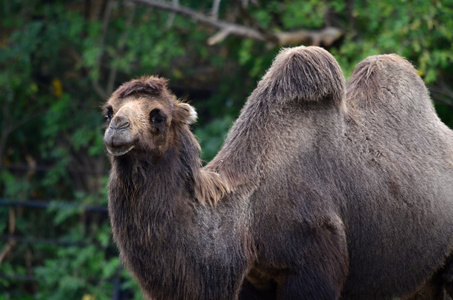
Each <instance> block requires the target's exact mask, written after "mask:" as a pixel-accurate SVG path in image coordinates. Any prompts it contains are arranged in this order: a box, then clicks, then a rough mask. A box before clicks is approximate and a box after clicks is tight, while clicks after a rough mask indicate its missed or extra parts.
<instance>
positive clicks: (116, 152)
mask: <svg viewBox="0 0 453 300" xmlns="http://www.w3.org/2000/svg"><path fill="white" fill-rule="evenodd" d="M134 147H135V145H129V146H124V147H106V148H107V151H108V153H110V154H111V155H113V156H121V155H124V154H126V153H128V152H129V151H131V150H132V149H134Z"/></svg>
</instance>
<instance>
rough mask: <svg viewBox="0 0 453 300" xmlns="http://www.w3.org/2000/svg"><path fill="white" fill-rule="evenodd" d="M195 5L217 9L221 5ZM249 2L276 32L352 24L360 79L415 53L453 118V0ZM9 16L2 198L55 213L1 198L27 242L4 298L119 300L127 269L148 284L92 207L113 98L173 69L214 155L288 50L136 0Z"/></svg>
mask: <svg viewBox="0 0 453 300" xmlns="http://www.w3.org/2000/svg"><path fill="white" fill-rule="evenodd" d="M238 2H240V1H238ZM235 3H236V4H235ZM253 3H257V4H253ZM181 5H184V6H187V7H190V8H192V9H196V10H197V11H199V12H202V13H206V14H207V12H209V10H210V9H211V6H212V2H211V1H195V0H187V1H182V3H181ZM235 5H237V2H232V3H230V2H226V1H224V2H222V5H221V9H220V11H219V16H220V18H222V19H225V20H228V21H229V22H237V23H241V22H242V21H243V20H242V19H241V17H240V16H239V15H238V13H237V11H238V10H237V7H236V6H235ZM247 10H248V12H249V14H250V15H251V16H252V17H253V18H254V20H255V21H256V23H257V24H259V26H260V27H261V28H262V29H263V30H268V31H275V32H279V31H290V30H301V29H312V30H317V29H321V28H324V27H326V26H333V27H337V28H340V29H341V30H342V31H343V32H344V35H343V37H342V38H341V39H340V40H338V41H336V42H335V43H334V44H333V45H330V46H329V48H328V50H329V51H330V52H332V54H333V55H334V56H335V57H336V58H337V60H338V61H339V63H340V65H341V66H342V68H343V70H344V72H345V74H346V76H347V77H348V76H349V75H350V74H351V72H352V70H353V68H354V66H355V65H356V64H357V63H358V62H359V61H361V60H362V59H364V58H365V57H367V56H369V55H374V54H381V53H389V52H393V53H397V54H400V55H402V56H404V57H406V58H408V59H409V60H410V61H411V62H412V63H413V64H414V65H415V66H416V68H417V70H418V71H419V74H420V75H421V76H422V77H423V78H424V80H425V81H426V83H427V84H428V85H429V87H430V90H431V92H432V98H433V99H434V101H435V103H436V108H437V110H438V113H439V115H440V116H441V118H442V119H443V120H444V122H445V123H447V124H448V125H449V126H451V127H453V86H452V85H451V82H453V31H452V29H453V1H452V0H443V1H438V0H433V1H421V0H413V1H409V0H407V1H403V0H399V1H389V0H385V1H352V0H346V1H340V0H333V1H320V0H309V1H277V0H272V1H254V2H250V3H249V5H248V7H247ZM0 14H1V15H0V106H1V113H0V132H1V135H0V164H1V168H0V198H1V199H3V200H8V201H26V200H29V201H46V202H49V201H50V206H49V208H48V209H47V210H44V211H42V210H34V209H26V208H20V207H15V208H9V209H8V208H7V207H6V206H2V207H1V208H0V220H9V221H8V222H0V232H1V234H2V242H1V243H0V252H2V251H5V250H8V248H7V247H8V245H10V242H11V241H12V240H11V239H9V237H12V236H14V237H20V238H22V241H20V240H19V242H17V243H14V244H13V246H12V247H11V249H9V250H8V251H6V253H5V256H4V258H3V260H2V261H1V262H0V299H36V298H37V299H84V300H90V299H109V298H112V295H113V293H114V290H115V288H116V287H115V282H117V280H118V279H121V283H120V287H121V289H122V290H128V291H129V292H130V291H137V290H138V289H137V286H136V284H135V283H134V282H133V281H132V279H131V278H130V276H129V275H128V274H127V273H126V272H125V271H122V270H121V268H120V263H119V260H118V253H117V251H116V249H115V247H114V246H113V244H112V240H111V234H110V229H109V226H108V223H107V217H106V215H105V214H102V213H88V212H87V211H85V210H84V209H83V208H84V207H85V206H86V205H105V204H106V201H107V197H106V188H105V187H106V182H107V176H108V175H107V174H108V169H109V164H108V160H107V159H106V156H105V153H104V147H103V143H102V137H101V136H102V116H101V113H100V109H99V106H100V105H101V104H102V102H103V101H105V100H106V99H107V98H108V96H109V94H110V93H111V92H112V91H113V90H114V89H115V88H116V87H117V86H118V85H119V84H121V83H122V82H124V81H127V80H129V79H131V78H133V77H138V76H141V75H143V74H157V75H160V76H163V77H166V78H169V79H170V84H169V87H170V89H171V90H172V91H174V92H175V94H176V95H177V96H178V97H180V98H182V99H185V100H186V101H188V102H189V103H191V104H192V105H194V106H195V107H196V109H197V111H198V114H199V122H198V123H197V124H196V125H195V126H194V132H195V133H196V135H197V137H198V139H199V141H200V143H201V145H202V148H203V159H204V160H205V161H209V160H210V159H211V158H212V157H213V156H214V155H215V153H216V152H217V151H218V149H219V147H220V146H221V144H222V142H223V140H224V137H225V135H226V132H227V130H228V129H229V128H230V126H231V125H232V122H233V120H234V119H235V117H236V116H237V115H238V113H239V111H240V109H241V107H242V105H243V103H244V102H245V100H246V98H247V96H248V95H249V94H250V92H251V91H252V90H253V89H254V87H255V86H256V83H257V81H258V80H259V79H260V77H261V76H262V75H263V74H264V72H265V71H266V69H267V68H268V67H269V66H270V63H271V62H272V59H273V58H274V57H275V55H276V53H278V51H279V48H278V47H270V46H269V45H266V44H264V43H262V42H258V41H254V40H249V39H242V38H238V37H235V36H230V37H228V38H227V39H226V40H224V41H223V42H221V43H219V44H216V45H214V46H207V43H206V41H207V39H208V38H209V37H210V36H212V35H213V34H215V30H213V29H211V28H207V27H205V26H202V25H200V24H196V23H194V22H193V21H192V20H190V19H188V18H185V17H180V16H175V17H174V16H173V15H172V14H171V13H168V12H163V11H160V10H158V9H155V8H149V7H145V6H137V5H133V4H131V3H129V2H126V1H114V0H91V1H76V0H67V1H62V0H61V1H58V0H48V1H38V0H28V1H24V0H10V1H2V2H1V3H0ZM62 201H63V202H64V203H68V202H69V203H70V204H71V205H72V206H70V205H69V206H64V205H63V206H62V205H61V202H62ZM3 245H4V246H3ZM132 294H133V293H132ZM139 294H140V293H138V292H135V297H138V298H139V297H140V295H139Z"/></svg>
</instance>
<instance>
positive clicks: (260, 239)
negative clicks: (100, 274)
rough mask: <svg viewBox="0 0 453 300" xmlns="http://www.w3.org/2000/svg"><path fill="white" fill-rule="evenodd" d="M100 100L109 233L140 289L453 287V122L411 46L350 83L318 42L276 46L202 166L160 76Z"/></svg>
mask: <svg viewBox="0 0 453 300" xmlns="http://www.w3.org/2000/svg"><path fill="white" fill-rule="evenodd" d="M105 110H106V115H107V117H108V119H109V121H108V123H109V125H108V128H107V130H106V132H105V135H104V141H105V144H106V147H107V149H108V151H109V152H110V153H111V154H112V172H111V176H110V183H109V211H110V219H111V224H112V228H113V234H114V239H115V241H116V243H117V244H118V247H119V249H120V255H121V257H122V260H123V262H124V263H125V265H126V267H127V268H128V269H129V270H130V271H131V273H132V274H133V275H134V276H135V278H136V279H137V281H138V282H139V284H140V286H141V288H142V290H143V292H144V293H145V294H146V295H147V296H148V297H149V298H152V299H236V298H238V297H241V298H243V299H262V298H265V297H267V298H278V299H338V298H342V299H392V298H395V297H400V298H411V297H412V299H428V298H434V297H441V296H442V295H443V293H444V291H443V288H445V290H447V292H449V294H450V296H453V295H452V281H453V279H452V277H453V275H452V273H453V271H452V270H453V234H452V233H453V133H452V131H451V130H450V129H448V128H447V127H446V126H445V125H444V124H443V123H442V122H441V121H440V120H439V119H438V117H437V116H436V114H435V112H434V109H433V107H432V105H431V103H430V100H429V96H428V93H427V90H426V88H425V86H424V84H423V82H422V81H421V79H420V78H419V77H418V75H417V74H416V71H415V70H414V68H413V67H412V66H411V65H410V64H409V63H408V62H406V61H405V60H404V59H402V58H400V57H398V56H395V55H384V56H376V57H371V58H368V59H367V60H365V61H363V62H362V63H360V64H359V65H358V66H357V68H356V70H355V71H354V74H353V75H352V78H351V80H350V82H349V83H348V85H347V86H346V88H345V82H344V77H343V74H342V72H341V70H340V68H339V66H338V64H337V62H336V61H335V59H334V58H333V57H332V56H331V55H330V54H329V53H328V52H326V51H325V50H323V49H321V48H318V47H297V48H292V49H284V50H282V52H281V53H280V54H279V55H278V56H277V58H276V59H275V61H274V63H273V65H272V66H271V68H270V69H269V71H268V72H267V74H266V75H265V76H264V77H263V79H262V81H261V82H260V83H259V84H258V87H257V88H256V90H255V91H254V92H253V93H252V95H251V96H250V97H249V99H248V101H247V103H246V105H245V107H244V108H243V110H242V113H241V115H240V116H239V118H238V120H237V121H236V123H235V124H234V126H233V127H232V129H231V130H230V133H229V135H228V137H227V139H226V141H225V144H224V146H223V148H222V150H221V151H220V152H219V153H218V155H217V156H216V158H215V159H214V160H213V161H212V162H210V163H209V164H208V165H207V166H206V167H205V168H201V164H200V160H199V152H200V148H199V145H198V143H197V142H196V140H195V138H194V137H193V135H192V134H191V132H190V130H189V127H188V125H189V124H190V123H192V122H193V121H194V120H195V116H196V114H195V112H194V111H193V109H192V108H191V107H190V106H189V105H187V104H185V103H181V102H179V101H178V100H177V99H176V98H175V97H174V96H173V95H171V94H170V93H169V92H168V90H167V89H166V82H165V80H163V79H160V78H156V77H145V78H141V79H138V80H133V81H131V82H128V83H126V84H125V85H123V86H121V87H120V88H119V89H118V90H117V91H116V92H115V93H114V94H113V95H112V97H111V98H110V99H109V101H108V102H107V104H106V105H105ZM247 274H248V279H247V280H245V277H246V276H247ZM241 288H242V290H241ZM439 299H440V298H439Z"/></svg>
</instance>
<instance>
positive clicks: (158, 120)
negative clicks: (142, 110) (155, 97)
mask: <svg viewBox="0 0 453 300" xmlns="http://www.w3.org/2000/svg"><path fill="white" fill-rule="evenodd" d="M149 120H150V121H151V123H152V124H153V125H156V126H158V125H161V124H162V123H164V122H165V120H167V116H166V115H165V114H164V113H163V112H162V111H161V110H160V109H158V108H155V109H153V110H152V111H151V112H150V113H149Z"/></svg>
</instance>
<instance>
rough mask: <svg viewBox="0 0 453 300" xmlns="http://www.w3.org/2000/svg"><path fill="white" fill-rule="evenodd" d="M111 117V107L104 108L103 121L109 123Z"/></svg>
mask: <svg viewBox="0 0 453 300" xmlns="http://www.w3.org/2000/svg"><path fill="white" fill-rule="evenodd" d="M112 116H113V108H112V107H111V106H107V107H106V113H105V120H106V121H110V120H111V119H112Z"/></svg>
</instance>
